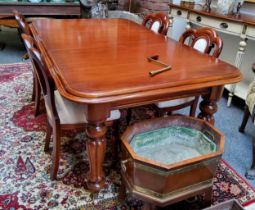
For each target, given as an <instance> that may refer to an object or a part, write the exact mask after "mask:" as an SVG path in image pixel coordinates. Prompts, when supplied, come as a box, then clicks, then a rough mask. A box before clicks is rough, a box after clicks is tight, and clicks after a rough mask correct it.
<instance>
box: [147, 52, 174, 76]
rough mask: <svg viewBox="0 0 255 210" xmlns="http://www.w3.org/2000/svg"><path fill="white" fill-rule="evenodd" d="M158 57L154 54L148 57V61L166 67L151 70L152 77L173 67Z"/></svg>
mask: <svg viewBox="0 0 255 210" xmlns="http://www.w3.org/2000/svg"><path fill="white" fill-rule="evenodd" d="M158 58H159V56H158V55H153V56H149V57H147V60H148V62H154V63H156V64H158V65H160V66H163V67H164V68H161V69H158V70H153V71H150V72H149V75H150V76H151V77H153V76H155V75H157V74H159V73H162V72H165V71H168V70H170V69H171V68H172V67H171V66H170V65H168V64H166V63H163V62H161V61H159V60H158Z"/></svg>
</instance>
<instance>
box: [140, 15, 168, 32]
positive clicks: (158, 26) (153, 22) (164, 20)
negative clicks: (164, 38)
mask: <svg viewBox="0 0 255 210" xmlns="http://www.w3.org/2000/svg"><path fill="white" fill-rule="evenodd" d="M142 25H143V26H145V27H147V28H149V29H150V30H152V31H154V32H155V33H160V34H163V35H166V34H167V30H168V28H169V26H170V21H169V17H168V16H167V15H166V14H164V13H162V12H159V13H155V14H152V13H151V14H148V15H146V16H145V17H144V19H143V22H142Z"/></svg>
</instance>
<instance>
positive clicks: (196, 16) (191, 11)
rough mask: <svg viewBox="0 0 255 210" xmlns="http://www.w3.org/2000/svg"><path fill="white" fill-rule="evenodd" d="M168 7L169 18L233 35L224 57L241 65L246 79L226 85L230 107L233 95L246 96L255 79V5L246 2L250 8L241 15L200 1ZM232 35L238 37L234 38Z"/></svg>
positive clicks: (236, 64) (174, 4)
mask: <svg viewBox="0 0 255 210" xmlns="http://www.w3.org/2000/svg"><path fill="white" fill-rule="evenodd" d="M169 6H170V10H169V15H170V18H176V17H178V18H184V19H185V20H186V23H187V24H186V28H190V27H193V26H198V27H212V28H214V29H216V30H217V31H219V32H220V33H221V35H223V36H224V35H230V36H231V37H230V39H231V40H234V41H232V42H231V43H229V42H228V41H229V40H227V39H226V43H224V48H225V49H226V51H225V55H222V56H221V58H222V59H223V60H225V61H227V62H231V63H232V64H233V65H235V66H236V67H238V68H240V69H241V71H242V73H243V75H244V80H243V81H241V82H240V83H238V84H236V85H227V86H226V87H225V88H226V89H227V90H228V91H229V98H228V106H230V104H231V101H232V97H233V96H234V95H235V96H238V97H239V98H242V99H245V98H246V95H247V90H248V85H249V83H250V82H251V81H252V80H253V78H254V77H253V76H251V74H252V73H251V63H253V62H254V61H255V60H254V57H253V58H251V57H252V56H251V53H252V51H253V53H254V42H253V43H251V42H250V40H255V4H251V3H250V4H246V5H244V8H245V7H246V8H247V12H246V11H245V9H244V10H243V13H241V15H240V16H235V15H227V16H224V15H221V14H218V13H217V10H216V9H212V10H211V11H210V12H207V11H205V10H204V9H203V7H202V6H201V5H199V4H195V5H194V4H193V5H191V4H190V5H189V4H181V3H170V4H169ZM251 11H252V12H251ZM232 36H234V37H235V38H232ZM238 38H239V39H238ZM248 41H249V42H248ZM227 45H232V47H235V46H236V47H235V49H234V50H232V49H231V50H230V46H227ZM223 54H224V49H223ZM226 54H229V55H226ZM230 54H235V59H228V57H231V56H232V55H230ZM248 59H249V60H248ZM252 59H253V60H252ZM247 63H249V65H247ZM243 64H245V65H243Z"/></svg>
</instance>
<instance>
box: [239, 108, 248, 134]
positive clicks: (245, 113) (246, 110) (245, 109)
mask: <svg viewBox="0 0 255 210" xmlns="http://www.w3.org/2000/svg"><path fill="white" fill-rule="evenodd" d="M249 117H250V112H249V108H248V106H247V105H246V106H245V108H244V115H243V121H242V124H241V126H240V127H239V132H241V133H243V132H244V129H245V126H246V124H247V122H248V119H249Z"/></svg>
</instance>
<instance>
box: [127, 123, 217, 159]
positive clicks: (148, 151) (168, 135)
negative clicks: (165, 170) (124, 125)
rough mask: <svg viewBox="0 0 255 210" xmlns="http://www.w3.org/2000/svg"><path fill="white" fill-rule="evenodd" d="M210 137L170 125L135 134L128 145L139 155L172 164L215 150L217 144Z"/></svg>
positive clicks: (196, 131) (190, 129) (193, 130)
mask: <svg viewBox="0 0 255 210" xmlns="http://www.w3.org/2000/svg"><path fill="white" fill-rule="evenodd" d="M208 134H209V133H208ZM211 138H213V136H212V135H211V134H210V135H207V134H206V132H205V133H203V132H201V131H199V130H196V129H193V128H188V127H183V126H171V127H168V128H161V129H158V130H153V131H149V132H145V133H140V134H137V135H135V136H134V137H133V138H132V140H131V142H130V146H131V147H132V149H133V150H134V152H135V153H136V154H137V155H138V156H140V157H144V158H147V159H150V160H154V161H157V162H160V163H164V164H172V163H176V162H180V161H183V160H187V159H191V158H195V157H198V156H201V155H206V154H209V153H212V152H215V151H216V149H217V146H216V144H215V143H214V142H213V141H212V139H211Z"/></svg>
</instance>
